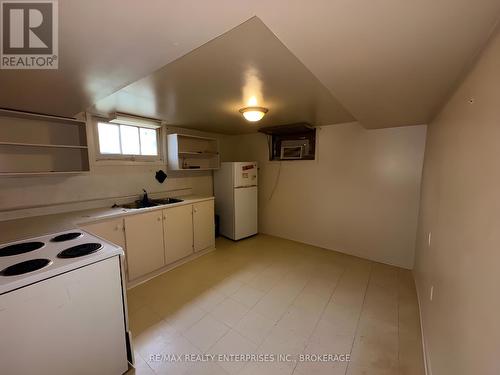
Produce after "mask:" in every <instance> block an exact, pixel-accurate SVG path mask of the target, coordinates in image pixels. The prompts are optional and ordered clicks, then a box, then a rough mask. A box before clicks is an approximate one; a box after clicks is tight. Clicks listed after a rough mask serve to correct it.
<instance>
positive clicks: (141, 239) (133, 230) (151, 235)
mask: <svg viewBox="0 0 500 375" xmlns="http://www.w3.org/2000/svg"><path fill="white" fill-rule="evenodd" d="M125 238H126V240H127V263H128V276H129V280H134V279H136V278H138V277H140V276H144V275H146V274H148V273H149V272H152V271H155V270H157V269H158V268H161V267H163V266H164V265H165V251H164V247H163V220H162V212H161V211H160V210H158V211H153V212H148V213H145V214H138V215H131V216H127V217H125Z"/></svg>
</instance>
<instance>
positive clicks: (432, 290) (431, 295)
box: [429, 285, 434, 301]
mask: <svg viewBox="0 0 500 375" xmlns="http://www.w3.org/2000/svg"><path fill="white" fill-rule="evenodd" d="M432 298H434V285H432V286H431V293H430V296H429V299H430V300H431V301H432Z"/></svg>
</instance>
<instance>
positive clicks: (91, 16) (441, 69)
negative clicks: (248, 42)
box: [0, 0, 500, 128]
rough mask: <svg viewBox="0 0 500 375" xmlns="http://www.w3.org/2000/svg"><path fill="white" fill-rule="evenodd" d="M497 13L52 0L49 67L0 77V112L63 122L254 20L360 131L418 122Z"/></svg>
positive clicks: (184, 0)
mask: <svg viewBox="0 0 500 375" xmlns="http://www.w3.org/2000/svg"><path fill="white" fill-rule="evenodd" d="M499 12H500V2H499V1H498V0H439V1H436V0H419V1H401V0H378V1H374V0H315V1H298V0H296V1H290V0H273V1H269V0H268V1H264V0H252V1H250V0H248V1H245V0H241V1H234V0H212V1H201V0H199V1H193V0H177V1H173V0H172V1H164V0H149V1H147V2H145V1H144V2H139V1H134V0H121V1H120V0H87V1H80V0H59V14H60V17H59V18H60V48H59V51H60V57H59V67H60V68H59V70H57V71H26V70H21V71H8V70H2V71H0V107H4V108H14V109H22V110H29V111H35V112H42V113H50V114H57V115H65V116H71V115H74V114H76V113H78V112H81V111H82V110H85V109H86V108H89V107H91V106H92V104H94V103H96V102H97V101H98V100H99V99H103V98H105V97H106V96H108V95H109V94H112V93H114V92H116V91H117V90H119V89H121V88H123V87H125V86H127V85H128V84H130V83H132V82H135V81H137V80H138V79H140V78H142V77H145V76H147V75H148V74H150V73H151V72H154V71H156V70H157V69H159V68H161V67H163V66H165V65H166V64H168V63H170V62H172V61H174V60H176V59H177V58H179V57H181V56H183V55H185V54H186V53H188V52H190V51H192V50H193V49H195V48H197V47H199V46H201V45H203V44H204V43H207V42H208V41H210V40H211V39H213V38H215V37H217V36H219V35H221V34H223V33H225V32H227V31H229V30H230V29H232V28H234V27H236V26H238V25H239V24H241V23H243V22H244V21H246V20H248V19H249V18H251V17H253V16H255V15H257V16H258V17H259V18H260V19H261V20H262V21H263V22H264V24H265V25H267V27H269V29H270V30H271V31H272V32H273V33H274V34H275V35H276V36H277V37H278V38H279V40H281V42H283V43H284V45H285V46H286V47H287V48H288V49H289V50H290V51H291V52H292V53H293V54H294V55H295V56H296V57H297V58H298V59H299V60H300V61H301V62H302V63H303V64H304V65H305V66H306V67H307V68H308V69H309V70H310V71H311V72H312V73H313V74H314V75H315V76H316V77H317V78H318V79H319V80H320V81H321V83H322V84H323V85H324V86H325V87H326V88H327V89H328V90H330V92H331V93H332V94H333V96H334V97H335V98H336V99H337V100H338V101H339V102H340V103H341V104H342V105H343V106H344V107H345V108H346V109H347V110H348V111H349V112H350V113H351V114H352V115H353V117H354V118H355V119H357V120H359V121H360V122H361V123H362V124H363V125H364V126H366V127H370V128H372V127H387V126H400V125H412V124H418V123H426V122H428V121H429V119H430V118H431V117H432V116H433V114H434V113H435V112H436V110H437V109H438V108H439V107H440V105H441V104H442V103H443V101H444V100H445V98H446V97H447V95H448V94H449V92H450V91H451V89H452V88H453V87H454V85H455V84H456V83H457V81H458V79H459V78H460V77H461V76H462V75H463V73H464V71H465V69H467V68H468V67H469V66H470V64H471V62H472V61H473V59H474V57H475V55H476V54H477V53H478V52H479V51H480V49H481V48H482V46H483V45H484V43H485V41H486V40H487V38H488V36H489V34H490V33H491V31H492V29H493V27H494V25H495V23H496V20H497V18H498V15H499ZM264 84H265V83H264ZM214 89H216V88H214ZM285 104H286V103H285Z"/></svg>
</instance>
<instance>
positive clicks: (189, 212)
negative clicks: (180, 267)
mask: <svg viewBox="0 0 500 375" xmlns="http://www.w3.org/2000/svg"><path fill="white" fill-rule="evenodd" d="M163 240H164V243H165V260H166V263H167V264H169V263H173V262H175V261H177V260H179V259H182V258H185V257H187V256H189V255H191V254H192V253H193V206H192V205H185V206H178V207H172V208H168V209H165V210H163Z"/></svg>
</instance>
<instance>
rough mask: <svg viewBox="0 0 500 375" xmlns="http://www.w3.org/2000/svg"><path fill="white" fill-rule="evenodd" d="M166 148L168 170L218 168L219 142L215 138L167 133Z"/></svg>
mask: <svg viewBox="0 0 500 375" xmlns="http://www.w3.org/2000/svg"><path fill="white" fill-rule="evenodd" d="M167 148H168V169H170V170H212V169H219V166H220V155H219V142H218V140H217V139H215V138H207V137H198V136H194V135H187V134H169V135H168V136H167Z"/></svg>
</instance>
